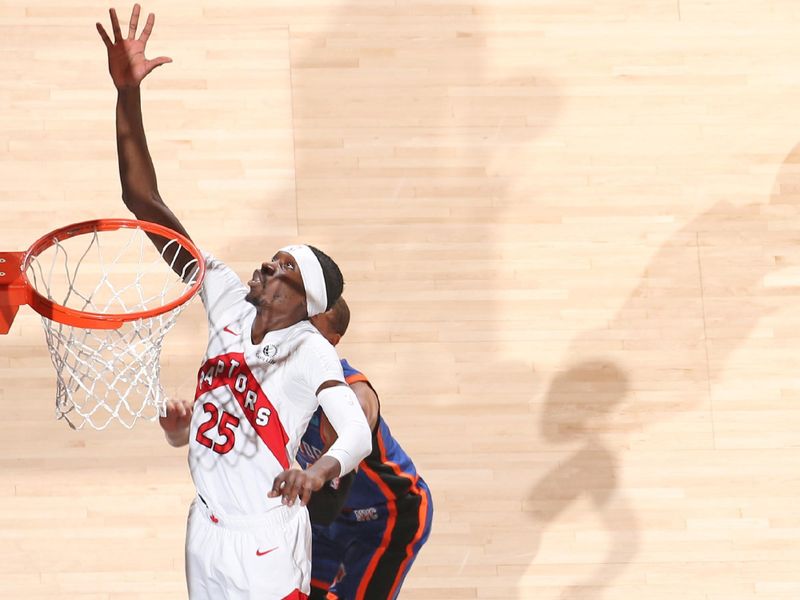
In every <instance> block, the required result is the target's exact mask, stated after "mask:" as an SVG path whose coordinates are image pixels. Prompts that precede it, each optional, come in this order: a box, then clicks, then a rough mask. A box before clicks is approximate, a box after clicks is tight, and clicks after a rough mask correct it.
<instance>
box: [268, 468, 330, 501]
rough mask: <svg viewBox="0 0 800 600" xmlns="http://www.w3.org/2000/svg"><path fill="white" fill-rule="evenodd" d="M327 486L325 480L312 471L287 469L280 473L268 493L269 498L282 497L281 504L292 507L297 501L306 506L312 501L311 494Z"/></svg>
mask: <svg viewBox="0 0 800 600" xmlns="http://www.w3.org/2000/svg"><path fill="white" fill-rule="evenodd" d="M323 485H325V479H324V477H322V476H321V475H320V474H318V473H315V472H314V471H313V470H312V469H309V470H307V471H302V470H300V469H287V470H286V471H283V472H282V473H280V474H279V475H278V476H277V477H276V478H275V480H274V481H273V483H272V489H271V490H270V491H269V492H268V493H267V497H268V498H277V497H278V496H281V502H282V503H283V504H286V505H288V506H292V505H293V504H294V503H295V500H300V504H301V505H303V506H305V505H306V504H308V501H309V500H310V499H311V494H312V493H313V492H316V491H317V490H318V489H320V488H321V487H322V486H323Z"/></svg>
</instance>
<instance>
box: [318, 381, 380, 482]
mask: <svg viewBox="0 0 800 600" xmlns="http://www.w3.org/2000/svg"><path fill="white" fill-rule="evenodd" d="M317 399H318V400H319V404H320V406H322V410H323V411H325V416H326V417H328V420H329V421H330V422H331V425H333V428H334V429H335V430H336V435H337V436H338V437H337V439H336V441H335V442H334V443H333V446H331V448H330V450H328V451H327V452H326V453H325V454H323V456H331V457H333V458H335V459H336V460H338V461H339V464H340V465H342V470H341V473H340V474H339V477H341V476H343V475H345V474H347V473H349V472H350V471H352V470H353V469H355V468H356V467H357V466H358V463H360V462H361V461H362V460H363V459H364V458H366V457H367V456H368V455H369V453H370V452H371V451H372V432H371V431H370V430H369V423H367V418H366V417H365V416H364V411H363V410H362V409H361V405H360V404H359V403H358V398H356V395H355V393H353V390H351V389H350V388H349V387H348V386H346V385H335V386H333V387H329V388H325V389H324V390H322V391H321V392H320V393H319V394H317Z"/></svg>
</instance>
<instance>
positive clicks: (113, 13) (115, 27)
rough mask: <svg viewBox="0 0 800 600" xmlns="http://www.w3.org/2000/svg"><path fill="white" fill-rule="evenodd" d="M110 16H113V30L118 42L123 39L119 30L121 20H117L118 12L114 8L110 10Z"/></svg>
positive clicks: (115, 39)
mask: <svg viewBox="0 0 800 600" xmlns="http://www.w3.org/2000/svg"><path fill="white" fill-rule="evenodd" d="M108 14H109V15H111V29H112V30H113V31H114V41H115V42H118V41H120V40H121V39H122V32H121V31H120V29H119V19H118V18H117V11H116V10H114V9H113V8H109V9H108Z"/></svg>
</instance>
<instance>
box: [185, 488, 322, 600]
mask: <svg viewBox="0 0 800 600" xmlns="http://www.w3.org/2000/svg"><path fill="white" fill-rule="evenodd" d="M186 583H187V586H188V587H189V598H190V600H206V599H207V600H251V599H256V598H258V599H259V600H304V599H305V598H307V597H308V596H307V595H308V593H309V592H310V586H311V524H310V522H309V519H308V511H307V510H306V508H305V507H304V506H300V504H299V503H296V504H295V505H294V506H279V507H277V508H274V509H272V510H271V511H269V512H267V513H265V514H263V515H257V516H244V517H225V516H223V515H220V514H217V513H215V512H214V511H213V510H212V509H211V508H209V507H208V506H206V505H205V503H204V502H203V501H202V500H201V499H200V498H196V499H195V501H194V502H193V503H192V506H191V508H190V509H189V519H188V522H187V524H186Z"/></svg>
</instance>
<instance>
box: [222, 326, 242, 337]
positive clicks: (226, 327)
mask: <svg viewBox="0 0 800 600" xmlns="http://www.w3.org/2000/svg"><path fill="white" fill-rule="evenodd" d="M222 331H224V332H225V333H230V334H231V335H235V336H236V337H239V334H238V333H236V332H235V331H232V330H230V329H228V326H227V325H226V326H225V327H223V328H222Z"/></svg>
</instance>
